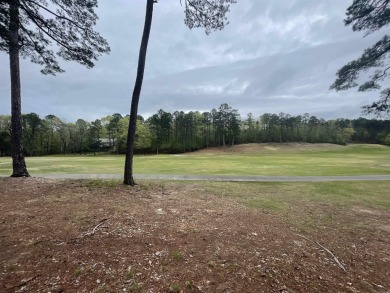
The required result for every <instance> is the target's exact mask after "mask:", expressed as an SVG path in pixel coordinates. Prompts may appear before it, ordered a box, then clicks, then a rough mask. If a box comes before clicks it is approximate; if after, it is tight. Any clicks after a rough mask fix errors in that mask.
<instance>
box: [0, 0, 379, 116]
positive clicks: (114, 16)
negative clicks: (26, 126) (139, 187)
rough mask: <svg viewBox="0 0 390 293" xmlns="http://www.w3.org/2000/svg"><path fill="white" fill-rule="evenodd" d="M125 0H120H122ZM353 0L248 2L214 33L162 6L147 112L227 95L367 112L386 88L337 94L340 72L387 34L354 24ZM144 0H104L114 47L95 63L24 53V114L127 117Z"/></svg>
mask: <svg viewBox="0 0 390 293" xmlns="http://www.w3.org/2000/svg"><path fill="white" fill-rule="evenodd" d="M114 2H115V4H114ZM349 4H350V1H349V0H327V1H326V2H325V1H320V2H319V1H312V0H295V1H292V0H281V1H266V0H239V1H238V3H237V4H236V5H234V6H232V7H231V13H230V15H229V20H230V24H229V25H228V26H227V27H226V28H225V29H224V30H222V31H220V32H216V33H214V34H212V35H210V36H206V35H205V33H204V32H203V31H202V30H200V29H197V30H193V31H190V30H188V29H187V28H186V27H185V25H184V23H183V18H184V13H183V7H182V6H180V1H179V0H177V1H159V3H158V4H156V5H155V12H154V19H153V25H152V33H151V38H150V43H149V49H148V57H147V63H146V72H145V82H144V87H143V91H142V95H141V102H140V112H141V114H143V115H148V114H152V113H154V112H155V111H157V110H158V109H160V108H162V109H164V110H167V111H174V110H200V111H203V110H210V109H211V108H215V107H218V106H219V105H220V104H221V103H224V102H227V103H229V104H230V105H231V106H233V107H234V108H237V109H238V110H239V111H240V113H242V114H243V115H245V114H246V113H249V112H252V113H253V114H255V115H260V114H262V113H264V112H272V113H279V112H287V113H290V114H303V113H305V112H309V113H311V114H315V115H318V116H321V117H328V118H331V117H357V116H359V114H360V107H361V106H362V105H364V104H366V103H369V102H370V101H372V100H373V99H376V96H377V93H370V94H361V93H357V92H356V91H353V90H351V91H348V92H341V93H336V92H332V91H329V90H328V88H329V85H330V84H331V83H332V82H333V80H334V78H335V73H336V71H337V69H338V68H339V67H340V66H342V65H343V64H345V63H346V62H348V61H350V60H352V59H353V58H356V57H357V56H359V55H360V54H361V52H362V51H363V50H364V48H366V47H368V46H369V45H370V44H371V43H373V42H374V41H375V40H376V39H378V37H377V36H375V35H373V36H371V37H368V38H362V35H361V34H358V33H352V31H351V29H350V28H345V27H344V25H343V18H344V15H345V10H346V8H347V7H348V5H349ZM144 9H145V7H144V1H125V0H117V1H108V0H101V1H99V10H98V14H99V16H100V21H99V23H98V27H97V29H98V31H100V32H101V33H102V35H104V36H105V37H106V38H107V40H108V41H109V43H110V46H111V49H112V53H111V54H110V55H108V56H103V57H102V58H101V59H100V60H99V61H98V62H97V64H96V66H95V68H93V69H92V70H87V69H85V68H83V67H82V66H80V65H78V64H74V63H66V62H64V63H62V64H63V67H64V68H65V69H66V73H64V74H60V75H58V76H56V77H52V76H43V75H40V73H39V69H40V68H39V66H37V65H34V64H32V63H30V62H29V61H28V60H24V61H22V63H21V67H22V95H23V111H24V112H36V113H38V114H39V115H41V116H45V115H47V114H55V115H57V116H59V117H61V118H64V119H66V120H68V121H74V120H76V119H77V118H81V117H82V118H85V119H89V120H91V119H96V118H99V117H101V116H103V115H108V114H112V113H115V112H119V113H122V114H127V113H128V112H129V107H130V98H131V93H132V88H133V85H134V79H135V73H136V65H137V58H138V49H139V43H140V39H141V34H142V27H143V22H144ZM0 65H1V71H0V74H1V75H0V114H6V113H9V112H10V110H9V109H10V102H9V96H10V93H9V91H10V86H9V76H8V56H6V55H5V54H4V53H0Z"/></svg>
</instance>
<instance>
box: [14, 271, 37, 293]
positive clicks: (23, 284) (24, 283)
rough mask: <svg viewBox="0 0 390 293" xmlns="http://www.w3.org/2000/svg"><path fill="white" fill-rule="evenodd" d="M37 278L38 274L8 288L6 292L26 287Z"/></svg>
mask: <svg viewBox="0 0 390 293" xmlns="http://www.w3.org/2000/svg"><path fill="white" fill-rule="evenodd" d="M39 276H40V274H39V275H36V276H34V277H31V278H29V279H27V280H25V281H23V282H22V283H20V284H19V285H15V286H12V287H9V288H7V289H6V290H11V289H15V288H20V287H23V286H25V285H27V284H28V283H29V282H31V281H33V280H35V279H36V278H38V277H39Z"/></svg>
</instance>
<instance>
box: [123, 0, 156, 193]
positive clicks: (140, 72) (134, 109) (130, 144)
mask: <svg viewBox="0 0 390 293" xmlns="http://www.w3.org/2000/svg"><path fill="white" fill-rule="evenodd" d="M154 2H155V0H147V2H146V15H145V25H144V32H143V35H142V40H141V47H140V52H139V57H138V69H137V78H136V81H135V85H134V91H133V97H132V99H131V109H130V121H129V128H128V132H127V145H126V160H125V172H124V181H123V183H124V184H126V185H131V186H134V185H135V182H134V178H133V152H134V141H135V130H136V126H137V114H138V102H139V97H140V95H141V88H142V81H143V77H144V71H145V59H146V51H147V49H148V42H149V35H150V29H151V26H152V18H153V4H154Z"/></svg>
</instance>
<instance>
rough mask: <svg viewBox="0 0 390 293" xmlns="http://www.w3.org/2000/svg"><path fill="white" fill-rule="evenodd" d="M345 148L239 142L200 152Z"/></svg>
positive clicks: (323, 144)
mask: <svg viewBox="0 0 390 293" xmlns="http://www.w3.org/2000/svg"><path fill="white" fill-rule="evenodd" d="M340 148H344V146H340V145H334V144H329V143H318V144H310V143H249V144H239V145H235V146H226V147H225V148H223V147H212V148H207V149H203V150H199V151H197V152H195V154H196V153H199V154H218V153H224V152H235V153H243V154H245V153H257V152H262V153H264V152H276V151H284V152H285V151H320V150H336V149H340Z"/></svg>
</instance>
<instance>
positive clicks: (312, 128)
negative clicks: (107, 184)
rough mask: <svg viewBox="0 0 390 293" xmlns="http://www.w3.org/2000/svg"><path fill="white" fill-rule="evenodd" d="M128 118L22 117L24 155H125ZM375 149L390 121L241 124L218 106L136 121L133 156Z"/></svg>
mask: <svg viewBox="0 0 390 293" xmlns="http://www.w3.org/2000/svg"><path fill="white" fill-rule="evenodd" d="M128 124H129V115H127V116H122V115H121V114H119V113H115V114H113V115H108V116H106V117H102V118H100V119H96V120H94V121H86V120H84V119H78V120H77V121H76V122H74V123H67V122H65V121H63V120H61V119H60V118H58V117H57V116H55V115H47V116H45V117H43V118H41V117H39V115H37V114H35V113H29V114H23V115H22V140H23V146H24V149H23V151H24V154H25V155H27V156H41V155H53V154H72V153H73V154H85V153H95V154H96V153H115V154H123V153H125V151H126V143H127V126H128ZM289 142H301V143H334V144H347V143H379V144H385V145H390V121H389V120H377V119H366V118H358V119H343V118H339V119H334V120H325V119H322V118H318V117H316V116H310V115H309V114H307V113H306V114H303V115H298V116H292V115H289V114H286V113H279V114H271V113H265V114H262V115H261V116H259V117H255V116H254V115H253V114H251V113H249V114H248V115H247V116H246V117H244V118H242V117H241V116H240V114H239V112H238V110H236V109H233V108H232V107H230V106H229V105H228V104H226V103H225V104H222V105H221V106H220V107H219V108H217V109H212V110H211V111H206V112H202V113H201V112H199V111H190V112H187V113H185V112H183V111H175V112H173V113H170V112H166V111H164V110H159V111H158V112H157V113H155V114H154V115H152V116H151V117H149V118H147V119H145V118H143V117H142V116H140V115H138V117H137V132H136V138H135V144H134V149H135V152H136V153H143V154H150V153H157V154H158V153H182V152H189V151H195V150H198V149H202V148H207V147H228V146H232V145H235V144H241V143H289ZM0 154H1V155H2V156H5V155H10V154H11V117H10V116H9V115H0Z"/></svg>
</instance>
